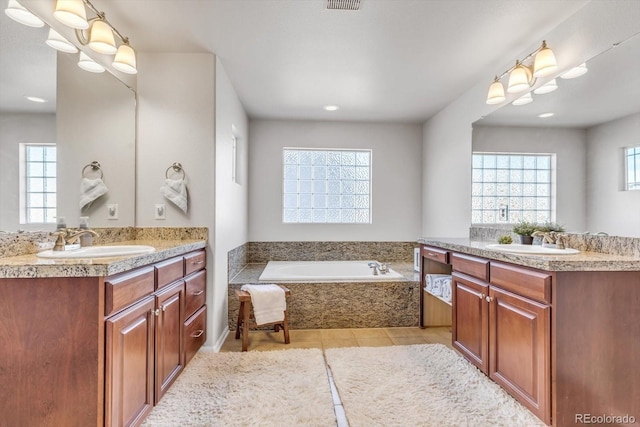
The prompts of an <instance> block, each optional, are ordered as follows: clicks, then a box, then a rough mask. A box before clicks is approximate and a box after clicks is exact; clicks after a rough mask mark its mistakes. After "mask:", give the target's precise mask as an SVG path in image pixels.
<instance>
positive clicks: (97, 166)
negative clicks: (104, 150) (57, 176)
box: [82, 160, 104, 179]
mask: <svg viewBox="0 0 640 427" xmlns="http://www.w3.org/2000/svg"><path fill="white" fill-rule="evenodd" d="M87 168H91V170H92V171H94V172H95V171H96V170H98V171H100V179H102V178H103V177H104V173H103V172H102V169H101V168H100V163H98V162H96V161H95V160H94V161H93V162H91V163H89V164H88V165H86V166H85V167H83V168H82V177H83V178H86V176H85V171H86V170H87Z"/></svg>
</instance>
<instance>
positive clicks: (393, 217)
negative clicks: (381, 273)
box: [249, 120, 422, 241]
mask: <svg viewBox="0 0 640 427" xmlns="http://www.w3.org/2000/svg"><path fill="white" fill-rule="evenodd" d="M249 133H250V136H251V139H250V144H249V147H250V149H249V170H250V173H249V240H250V241H340V240H347V241H348V240H351V241H411V240H416V239H417V238H418V237H419V235H420V209H421V195H420V192H421V182H420V177H421V171H420V158H421V156H422V147H421V140H420V126H419V125H411V124H389V123H355V122H321V121H286V120H283V121H279V120H252V121H251V123H250V128H249ZM283 147H315V148H363V149H372V150H373V153H372V161H373V163H372V183H371V190H372V216H371V217H372V224H284V223H283V222H282V148H283Z"/></svg>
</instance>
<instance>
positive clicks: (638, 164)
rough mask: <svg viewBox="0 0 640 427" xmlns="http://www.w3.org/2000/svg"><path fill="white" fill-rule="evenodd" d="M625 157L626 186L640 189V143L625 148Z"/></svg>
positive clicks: (628, 188)
mask: <svg viewBox="0 0 640 427" xmlns="http://www.w3.org/2000/svg"><path fill="white" fill-rule="evenodd" d="M624 158H625V164H626V167H625V171H626V173H625V180H624V182H625V188H626V189H627V190H640V145H638V146H637V147H629V148H625V149H624Z"/></svg>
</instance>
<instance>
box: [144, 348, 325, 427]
mask: <svg viewBox="0 0 640 427" xmlns="http://www.w3.org/2000/svg"><path fill="white" fill-rule="evenodd" d="M335 425H336V417H335V413H334V410H333V401H332V398H331V392H330V388H329V384H328V379H327V371H326V368H325V363H324V359H323V356H322V350H319V349H291V350H280V351H255V352H246V353H212V352H200V353H198V354H197V355H196V356H195V357H194V358H193V360H192V361H191V362H190V363H189V365H188V366H187V368H186V369H185V371H184V372H183V373H182V374H181V375H180V376H179V377H178V379H177V380H176V382H175V383H174V384H173V385H172V386H171V388H170V389H169V391H168V392H167V393H166V394H165V395H164V397H163V398H162V400H161V401H160V403H159V404H158V406H156V407H155V408H154V409H153V410H152V411H151V414H149V416H148V417H147V419H146V421H145V422H144V423H143V426H146V427H175V426H181V427H184V426H194V427H195V426H199V427H200V426H202V427H204V426H207V427H214V426H224V427H227V426H278V427H280V426H335Z"/></svg>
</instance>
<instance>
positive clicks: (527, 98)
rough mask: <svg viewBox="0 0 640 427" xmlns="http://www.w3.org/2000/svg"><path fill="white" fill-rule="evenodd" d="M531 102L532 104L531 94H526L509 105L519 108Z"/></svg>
mask: <svg viewBox="0 0 640 427" xmlns="http://www.w3.org/2000/svg"><path fill="white" fill-rule="evenodd" d="M532 102H533V96H531V92H527V93H525V94H524V95H522V96H521V97H520V98H518V99H516V100H515V101H513V102H512V103H511V104H512V105H516V106H520V105H527V104H531V103H532Z"/></svg>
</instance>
